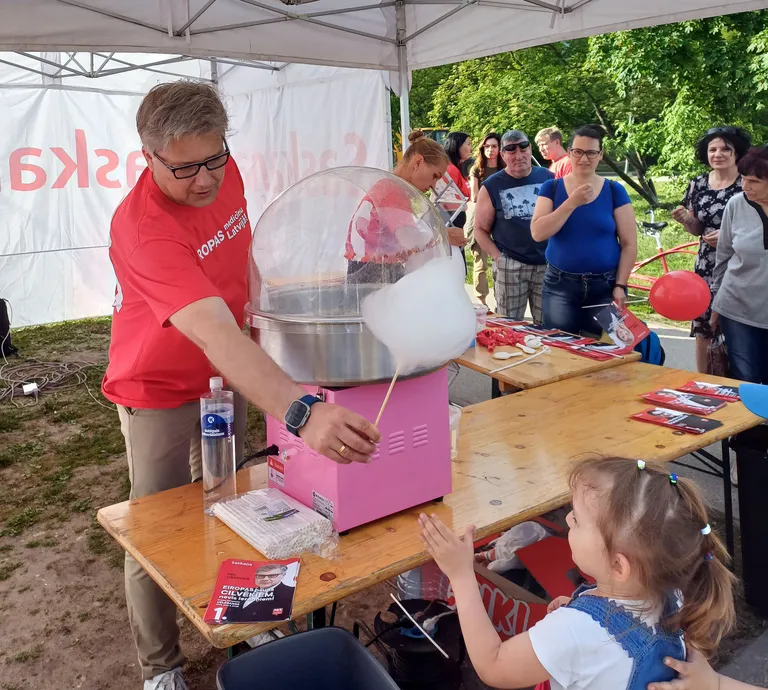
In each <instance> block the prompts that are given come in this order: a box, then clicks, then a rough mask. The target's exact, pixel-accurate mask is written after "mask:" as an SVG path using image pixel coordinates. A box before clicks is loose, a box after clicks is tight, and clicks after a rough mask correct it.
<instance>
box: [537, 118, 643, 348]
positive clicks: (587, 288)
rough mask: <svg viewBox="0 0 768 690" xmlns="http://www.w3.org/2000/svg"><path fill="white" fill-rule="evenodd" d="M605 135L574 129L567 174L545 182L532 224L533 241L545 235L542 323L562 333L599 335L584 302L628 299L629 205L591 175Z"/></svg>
mask: <svg viewBox="0 0 768 690" xmlns="http://www.w3.org/2000/svg"><path fill="white" fill-rule="evenodd" d="M603 137H604V132H603V131H602V130H601V129H600V128H598V127H595V126H589V125H588V126H586V127H580V128H579V129H577V130H576V132H574V134H573V137H572V138H571V141H570V144H569V146H568V155H569V156H570V158H571V163H572V165H573V172H572V173H571V174H570V175H566V176H565V177H564V178H562V179H560V180H551V181H549V182H545V183H544V184H543V185H542V187H541V190H540V192H539V197H538V200H537V201H536V208H535V210H534V213H533V220H532V221H531V234H532V235H533V239H534V240H537V241H540V242H541V241H544V240H549V244H548V246H547V253H546V257H547V271H546V273H545V275H544V286H543V289H542V311H543V324H544V325H545V326H547V327H549V328H559V329H561V330H563V331H566V332H568V333H576V334H580V333H584V334H588V335H598V334H599V333H600V330H601V329H600V327H599V326H598V324H597V322H596V321H595V320H594V318H593V317H594V315H595V314H596V313H597V312H598V311H599V310H600V307H597V308H595V309H588V308H586V309H585V307H589V306H590V305H601V304H602V305H604V304H608V303H610V302H616V303H617V304H619V305H621V306H623V305H624V304H625V303H626V301H627V280H628V279H629V276H630V273H631V271H632V268H633V266H634V264H635V260H636V259H637V234H636V226H635V213H634V210H633V209H632V202H631V201H630V199H629V195H628V194H627V192H626V190H625V189H624V187H622V186H621V185H620V184H618V183H616V182H612V181H611V180H608V179H606V178H604V177H601V176H600V175H598V174H597V172H596V169H597V166H598V164H599V163H600V161H601V160H602V158H603Z"/></svg>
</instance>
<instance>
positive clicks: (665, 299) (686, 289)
mask: <svg viewBox="0 0 768 690" xmlns="http://www.w3.org/2000/svg"><path fill="white" fill-rule="evenodd" d="M711 299H712V295H711V293H710V291H709V285H707V283H706V281H705V280H704V278H702V277H701V276H700V275H697V274H696V273H693V272H692V271H670V272H669V273H667V274H666V275H663V276H661V278H659V279H658V280H657V281H656V282H655V283H654V285H653V287H652V288H651V294H650V296H649V301H650V303H651V306H652V307H653V308H654V309H655V310H656V311H657V312H658V313H659V314H661V315H662V316H665V317H666V318H668V319H671V320H672V321H691V320H693V319H696V318H698V317H699V316H701V315H702V314H703V313H704V312H705V311H707V307H709V303H710V301H711Z"/></svg>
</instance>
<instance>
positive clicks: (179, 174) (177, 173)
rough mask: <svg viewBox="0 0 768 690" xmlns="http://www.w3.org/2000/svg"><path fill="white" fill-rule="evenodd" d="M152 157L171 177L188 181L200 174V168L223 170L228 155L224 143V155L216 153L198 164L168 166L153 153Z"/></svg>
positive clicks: (227, 148)
mask: <svg viewBox="0 0 768 690" xmlns="http://www.w3.org/2000/svg"><path fill="white" fill-rule="evenodd" d="M152 155H153V156H154V157H155V158H157V160H159V161H160V162H161V163H162V164H163V165H164V166H165V167H166V168H168V170H170V171H171V172H172V173H173V176H174V177H175V178H176V179H177V180H188V179H189V178H191V177H194V176H195V175H197V173H199V172H200V168H202V167H203V166H205V167H206V168H207V169H208V170H218V169H219V168H223V167H224V166H225V165H226V164H227V162H228V161H229V156H230V153H229V146H227V142H226V141H224V153H217V154H216V155H215V156H211V157H210V158H206V159H205V160H204V161H200V162H199V163H186V164H185V165H168V163H166V162H165V161H164V160H163V159H162V158H160V156H158V155H157V154H156V153H153V154H152Z"/></svg>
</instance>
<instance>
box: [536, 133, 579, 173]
mask: <svg viewBox="0 0 768 690" xmlns="http://www.w3.org/2000/svg"><path fill="white" fill-rule="evenodd" d="M536 146H538V147H539V151H541V155H542V156H543V157H544V160H548V161H552V165H550V166H549V169H550V170H551V171H552V173H553V174H554V176H555V178H556V179H558V178H561V177H565V176H566V175H570V174H571V172H572V170H573V166H572V165H571V159H570V158H569V157H568V152H567V151H566V150H565V149H564V148H563V135H562V134H561V133H560V130H559V129H558V128H557V127H547V128H546V129H542V130H541V131H540V132H539V133H538V134H537V135H536Z"/></svg>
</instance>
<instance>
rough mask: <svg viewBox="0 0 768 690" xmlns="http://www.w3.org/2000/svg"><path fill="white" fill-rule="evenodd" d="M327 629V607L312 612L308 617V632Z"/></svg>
mask: <svg viewBox="0 0 768 690" xmlns="http://www.w3.org/2000/svg"><path fill="white" fill-rule="evenodd" d="M324 627H325V607H323V608H321V609H317V611H312V613H310V614H309V615H308V616H307V630H314V629H315V628H324Z"/></svg>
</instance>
